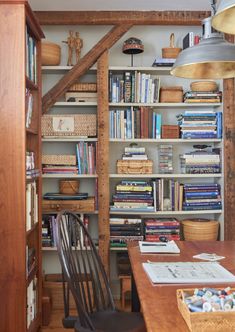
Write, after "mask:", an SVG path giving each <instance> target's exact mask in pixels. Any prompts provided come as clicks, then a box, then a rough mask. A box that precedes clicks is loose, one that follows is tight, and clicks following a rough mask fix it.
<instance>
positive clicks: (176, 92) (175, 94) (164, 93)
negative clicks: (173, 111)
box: [160, 86, 183, 103]
mask: <svg viewBox="0 0 235 332" xmlns="http://www.w3.org/2000/svg"><path fill="white" fill-rule="evenodd" d="M182 101H183V88H182V86H168V87H162V88H160V103H182Z"/></svg>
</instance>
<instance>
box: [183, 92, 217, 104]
mask: <svg viewBox="0 0 235 332" xmlns="http://www.w3.org/2000/svg"><path fill="white" fill-rule="evenodd" d="M221 101H222V92H221V91H187V92H186V93H185V94H184V102H185V103H221Z"/></svg>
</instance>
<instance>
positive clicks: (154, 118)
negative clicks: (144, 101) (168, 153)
mask: <svg viewBox="0 0 235 332" xmlns="http://www.w3.org/2000/svg"><path fill="white" fill-rule="evenodd" d="M152 119H153V125H152V136H151V138H156V131H155V127H156V117H155V112H153V114H152Z"/></svg>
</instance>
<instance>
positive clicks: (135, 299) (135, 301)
mask: <svg viewBox="0 0 235 332" xmlns="http://www.w3.org/2000/svg"><path fill="white" fill-rule="evenodd" d="M131 311H132V312H139V311H140V300H139V296H138V293H137V289H136V284H135V279H134V276H133V274H131Z"/></svg>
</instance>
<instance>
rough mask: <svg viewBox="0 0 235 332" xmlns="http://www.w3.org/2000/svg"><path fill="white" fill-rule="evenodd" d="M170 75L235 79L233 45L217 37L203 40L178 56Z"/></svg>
mask: <svg viewBox="0 0 235 332" xmlns="http://www.w3.org/2000/svg"><path fill="white" fill-rule="evenodd" d="M171 74H172V75H173V76H177V77H183V78H192V79H194V78H196V79H220V78H231V77H235V45H233V44H230V43H228V42H226V41H225V40H224V39H223V38H222V37H218V36H216V37H211V38H207V39H203V40H202V41H201V42H200V43H199V44H198V45H195V46H192V47H189V48H186V49H185V50H183V51H182V52H181V53H180V54H179V56H178V57H177V59H176V62H175V64H174V66H173V68H172V70H171Z"/></svg>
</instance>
